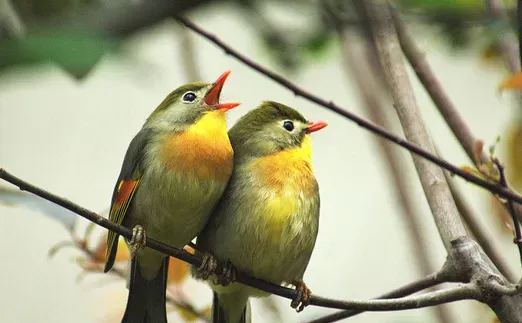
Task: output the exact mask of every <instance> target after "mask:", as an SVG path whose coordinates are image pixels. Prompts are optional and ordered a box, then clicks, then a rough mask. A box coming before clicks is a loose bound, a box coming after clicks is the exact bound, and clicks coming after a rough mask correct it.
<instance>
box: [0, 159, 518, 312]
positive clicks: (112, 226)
mask: <svg viewBox="0 0 522 323" xmlns="http://www.w3.org/2000/svg"><path fill="white" fill-rule="evenodd" d="M0 178H2V179H4V180H5V181H7V182H9V183H11V184H13V185H15V186H18V187H19V188H20V189H21V190H25V191H27V192H30V193H33V194H35V195H37V196H40V197H42V198H44V199H46V200H48V201H50V202H53V203H55V204H58V205H60V206H62V207H64V208H66V209H68V210H70V211H72V212H74V213H76V214H78V215H80V216H82V217H84V218H85V219H87V220H89V221H91V222H94V223H96V224H98V225H100V226H102V227H104V228H106V229H109V230H111V231H114V232H116V233H118V234H119V235H121V236H123V237H125V238H127V239H130V238H131V237H132V230H131V229H128V228H125V227H123V226H121V225H118V224H116V223H114V222H112V221H109V220H107V219H105V218H103V217H101V216H99V215H98V214H96V213H95V212H92V211H90V210H87V209H85V208H83V207H81V206H79V205H77V204H75V203H73V202H71V201H69V200H67V199H64V198H61V197H59V196H56V195H54V194H52V193H50V192H47V191H45V190H43V189H41V188H39V187H36V186H34V185H32V184H30V183H28V182H25V181H23V180H22V179H20V178H18V177H16V176H14V175H12V174H10V173H8V172H7V171H6V170H5V169H3V168H0ZM145 245H146V246H147V247H149V248H152V249H154V250H157V251H160V252H162V253H164V254H167V255H169V256H172V257H175V258H178V259H181V260H183V261H185V262H188V263H190V264H192V265H194V266H200V265H201V262H202V259H201V257H199V256H197V255H193V254H190V253H188V252H186V251H184V250H180V249H178V248H174V247H171V246H169V245H166V244H164V243H162V242H159V241H158V240H155V239H154V238H152V237H147V241H146V243H145ZM455 245H458V241H457V242H456V243H455ZM448 270H449V271H448ZM454 270H455V268H454V267H451V266H446V267H445V268H443V272H445V273H447V275H446V276H447V277H448V279H449V278H451V276H450V274H451V273H452V272H453V271H454ZM221 271H222V267H221V266H218V268H217V270H216V273H217V274H220V273H221ZM236 280H237V282H239V283H242V284H245V285H248V286H252V287H255V288H258V289H260V290H263V291H265V292H268V293H271V294H275V295H279V296H281V297H285V298H288V299H294V298H295V297H296V296H297V292H296V291H295V290H293V289H290V288H285V287H282V286H278V285H275V284H272V283H269V282H266V281H263V280H260V279H257V278H253V277H250V276H248V275H245V274H244V273H241V272H238V273H237V276H236ZM483 285H484V286H481V287H483V288H482V289H479V288H476V286H475V285H474V284H473V283H472V284H466V285H464V286H461V287H457V288H450V289H447V290H441V291H436V292H431V293H426V294H423V295H420V296H412V297H409V298H401V299H394V300H369V301H342V300H335V299H328V298H324V297H320V296H314V295H312V297H311V300H310V304H311V305H316V306H322V307H329V308H337V309H344V310H360V311H398V310H406V309H415V308H421V307H427V306H433V305H439V304H443V303H447V302H453V301H458V300H463V299H474V300H485V299H486V296H491V291H490V289H488V288H487V287H488V285H487V284H483ZM504 285H505V284H504ZM506 287H508V288H507V290H509V292H510V293H512V292H513V289H517V291H518V287H519V286H518V285H512V286H506ZM497 296H498V297H500V295H497Z"/></svg>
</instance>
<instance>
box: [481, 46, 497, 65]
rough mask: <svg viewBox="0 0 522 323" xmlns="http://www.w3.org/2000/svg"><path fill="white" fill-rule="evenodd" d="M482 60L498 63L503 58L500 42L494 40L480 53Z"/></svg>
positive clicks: (488, 62) (491, 63)
mask: <svg viewBox="0 0 522 323" xmlns="http://www.w3.org/2000/svg"><path fill="white" fill-rule="evenodd" d="M480 58H481V59H482V61H483V62H484V63H486V64H488V65H493V64H494V63H497V62H498V61H499V60H500V59H501V58H502V50H501V48H500V46H499V44H498V43H496V42H492V43H491V44H489V45H488V46H486V48H485V49H484V50H483V51H482V53H481V54H480Z"/></svg>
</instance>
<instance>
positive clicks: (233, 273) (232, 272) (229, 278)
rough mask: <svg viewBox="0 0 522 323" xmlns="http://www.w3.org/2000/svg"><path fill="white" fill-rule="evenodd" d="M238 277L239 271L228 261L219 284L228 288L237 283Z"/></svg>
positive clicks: (218, 280)
mask: <svg viewBox="0 0 522 323" xmlns="http://www.w3.org/2000/svg"><path fill="white" fill-rule="evenodd" d="M236 277H237V269H236V267H235V266H234V265H233V264H232V263H231V262H230V261H228V260H227V262H226V263H225V264H224V265H223V270H222V271H221V274H220V275H219V276H218V279H217V283H218V284H220V285H223V286H227V285H229V284H230V283H233V282H235V281H236Z"/></svg>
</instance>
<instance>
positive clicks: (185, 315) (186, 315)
mask: <svg viewBox="0 0 522 323" xmlns="http://www.w3.org/2000/svg"><path fill="white" fill-rule="evenodd" d="M176 310H177V312H178V314H179V316H180V317H181V318H182V319H183V321H184V322H194V321H196V320H197V319H199V317H198V316H197V315H196V314H195V313H194V312H192V311H191V310H188V309H185V308H184V307H182V306H177V307H176Z"/></svg>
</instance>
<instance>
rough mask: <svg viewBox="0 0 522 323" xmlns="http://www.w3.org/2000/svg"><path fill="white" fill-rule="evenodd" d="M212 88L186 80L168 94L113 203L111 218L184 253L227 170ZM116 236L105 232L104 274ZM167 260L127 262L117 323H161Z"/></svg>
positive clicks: (142, 254) (221, 111)
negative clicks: (125, 288)
mask: <svg viewBox="0 0 522 323" xmlns="http://www.w3.org/2000/svg"><path fill="white" fill-rule="evenodd" d="M227 76H228V73H225V74H223V75H222V76H221V77H220V78H219V79H218V81H216V83H213V84H211V83H202V82H197V83H191V84H187V85H184V86H181V87H179V88H178V89H176V90H174V91H173V92H171V93H170V94H169V95H168V96H167V97H166V98H165V99H164V100H163V101H162V103H161V104H160V105H159V106H158V107H157V108H156V109H155V110H154V112H153V113H152V114H151V115H150V116H149V118H148V119H147V120H146V122H145V123H144V125H143V127H142V129H141V130H140V132H139V133H138V134H137V135H136V136H135V137H134V139H133V140H132V142H131V143H130V145H129V148H128V150H127V153H126V155H125V158H124V161H123V165H122V169H121V172H120V176H119V177H118V180H117V183H116V186H115V189H114V194H113V198H112V201H111V210H110V214H109V218H110V220H112V221H114V222H116V223H119V224H122V225H124V226H126V227H128V228H134V227H136V226H138V225H139V226H141V227H142V228H143V229H144V231H145V233H146V235H147V236H150V237H152V238H154V239H157V240H159V241H161V242H163V243H166V244H168V245H170V246H173V247H177V248H182V247H183V246H185V245H186V244H187V243H189V242H190V241H191V240H192V239H193V238H194V237H195V236H196V235H197V234H198V233H199V232H200V231H201V230H202V228H203V227H204V225H205V223H206V222H207V220H208V217H209V216H210V214H211V211H212V210H213V209H214V207H215V205H216V203H217V201H218V200H219V198H220V197H221V195H222V193H223V191H224V189H225V187H226V184H227V182H228V179H229V177H230V175H231V173H232V165H233V150H232V147H231V144H230V140H229V139H228V135H227V129H226V116H225V111H226V110H227V109H229V108H231V107H234V106H237V105H238V104H235V103H233V104H219V103H218V99H219V94H220V92H221V87H222V86H223V83H224V81H225V79H226V77H227ZM117 242H118V236H117V235H116V234H114V233H112V232H111V233H109V236H108V240H107V261H106V265H105V271H106V272H107V271H108V270H110V269H111V268H112V266H113V264H114V258H115V255H116V251H117V247H118V243H117ZM167 272H168V257H167V256H166V255H164V254H162V253H160V252H157V251H155V250H153V249H150V248H148V247H145V248H142V249H139V250H138V251H137V252H136V254H135V256H134V257H133V259H132V262H131V275H130V277H129V278H130V279H129V283H128V287H129V298H128V301H127V308H126V311H125V314H124V318H123V321H122V322H127V323H132V322H140V323H143V322H145V323H150V322H154V323H162V322H166V309H165V291H166V279H167Z"/></svg>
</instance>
